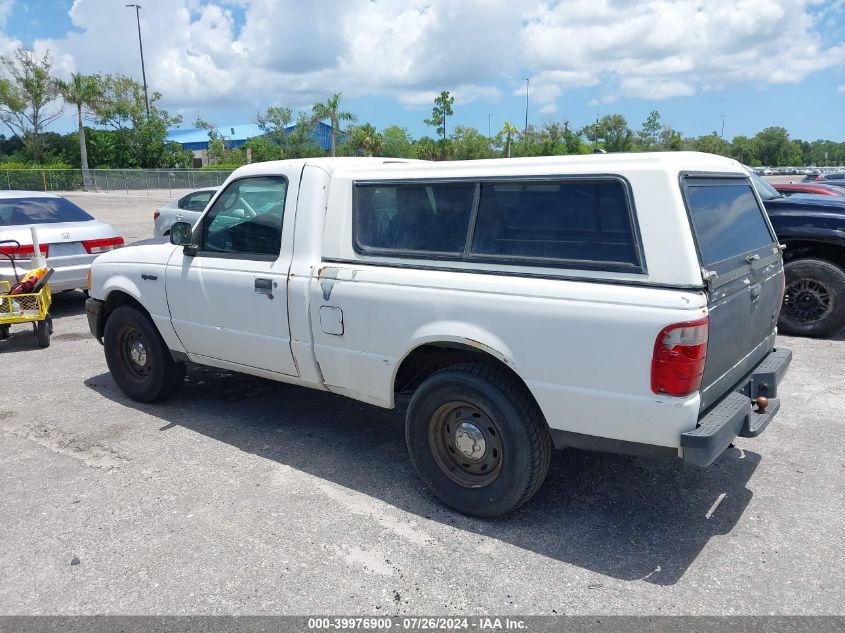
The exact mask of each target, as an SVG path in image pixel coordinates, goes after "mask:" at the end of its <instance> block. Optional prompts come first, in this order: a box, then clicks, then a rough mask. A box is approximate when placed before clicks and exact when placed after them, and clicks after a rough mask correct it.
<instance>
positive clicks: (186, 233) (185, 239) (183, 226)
mask: <svg viewBox="0 0 845 633" xmlns="http://www.w3.org/2000/svg"><path fill="white" fill-rule="evenodd" d="M193 232H194V229H193V227H192V226H191V225H190V224H189V223H188V222H176V223H175V224H174V225H173V226H171V227H170V243H171V244H174V245H175V246H193V241H194V236H193Z"/></svg>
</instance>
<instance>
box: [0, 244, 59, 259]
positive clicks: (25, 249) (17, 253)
mask: <svg viewBox="0 0 845 633" xmlns="http://www.w3.org/2000/svg"><path fill="white" fill-rule="evenodd" d="M39 247H40V249H41V255H42V256H43V257H45V258H46V257H47V253H48V251H49V250H50V245H49V244H41V245H40V246H39ZM0 253H3V254H5V255H11V256H12V257H14V258H15V259H32V258H33V257H34V256H35V248H34V247H33V246H32V244H21V245H20V246H17V245H15V244H3V245H2V246H0Z"/></svg>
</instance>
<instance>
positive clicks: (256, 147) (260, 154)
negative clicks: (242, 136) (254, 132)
mask: <svg viewBox="0 0 845 633" xmlns="http://www.w3.org/2000/svg"><path fill="white" fill-rule="evenodd" d="M244 147H246V148H247V149H248V150H249V156H250V161H251V162H253V163H262V162H264V161H267V160H279V159H281V158H282V148H281V147H279V145H278V144H276V143H274V142H273V140H272V139H270V138H269V137H267V136H255V137H253V138H250V139H247V141H246V143H245V144H244Z"/></svg>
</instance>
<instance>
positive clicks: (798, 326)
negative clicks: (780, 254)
mask: <svg viewBox="0 0 845 633" xmlns="http://www.w3.org/2000/svg"><path fill="white" fill-rule="evenodd" d="M784 272H785V274H786V292H785V293H784V298H783V306H782V307H781V312H780V319H779V320H778V329H779V330H780V331H781V332H783V333H784V334H792V335H796V336H818V337H822V336H830V335H831V334H835V333H836V332H837V331H838V330H839V329H840V328H842V327H843V326H845V272H843V270H842V269H841V268H839V267H838V266H836V265H835V264H832V263H830V262H828V261H825V260H822V259H795V260H792V261H790V262H787V263H786V264H785V266H784Z"/></svg>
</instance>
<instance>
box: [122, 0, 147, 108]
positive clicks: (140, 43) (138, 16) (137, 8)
mask: <svg viewBox="0 0 845 633" xmlns="http://www.w3.org/2000/svg"><path fill="white" fill-rule="evenodd" d="M126 6H127V7H134V8H135V20H137V22H138V47H139V48H140V49H141V77H142V78H143V79H144V106H146V109H147V118H150V99H149V97H148V96H147V71H146V69H145V68H144V42H143V41H142V40H141V8H142V7H141V5H140V4H127V5H126Z"/></svg>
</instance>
